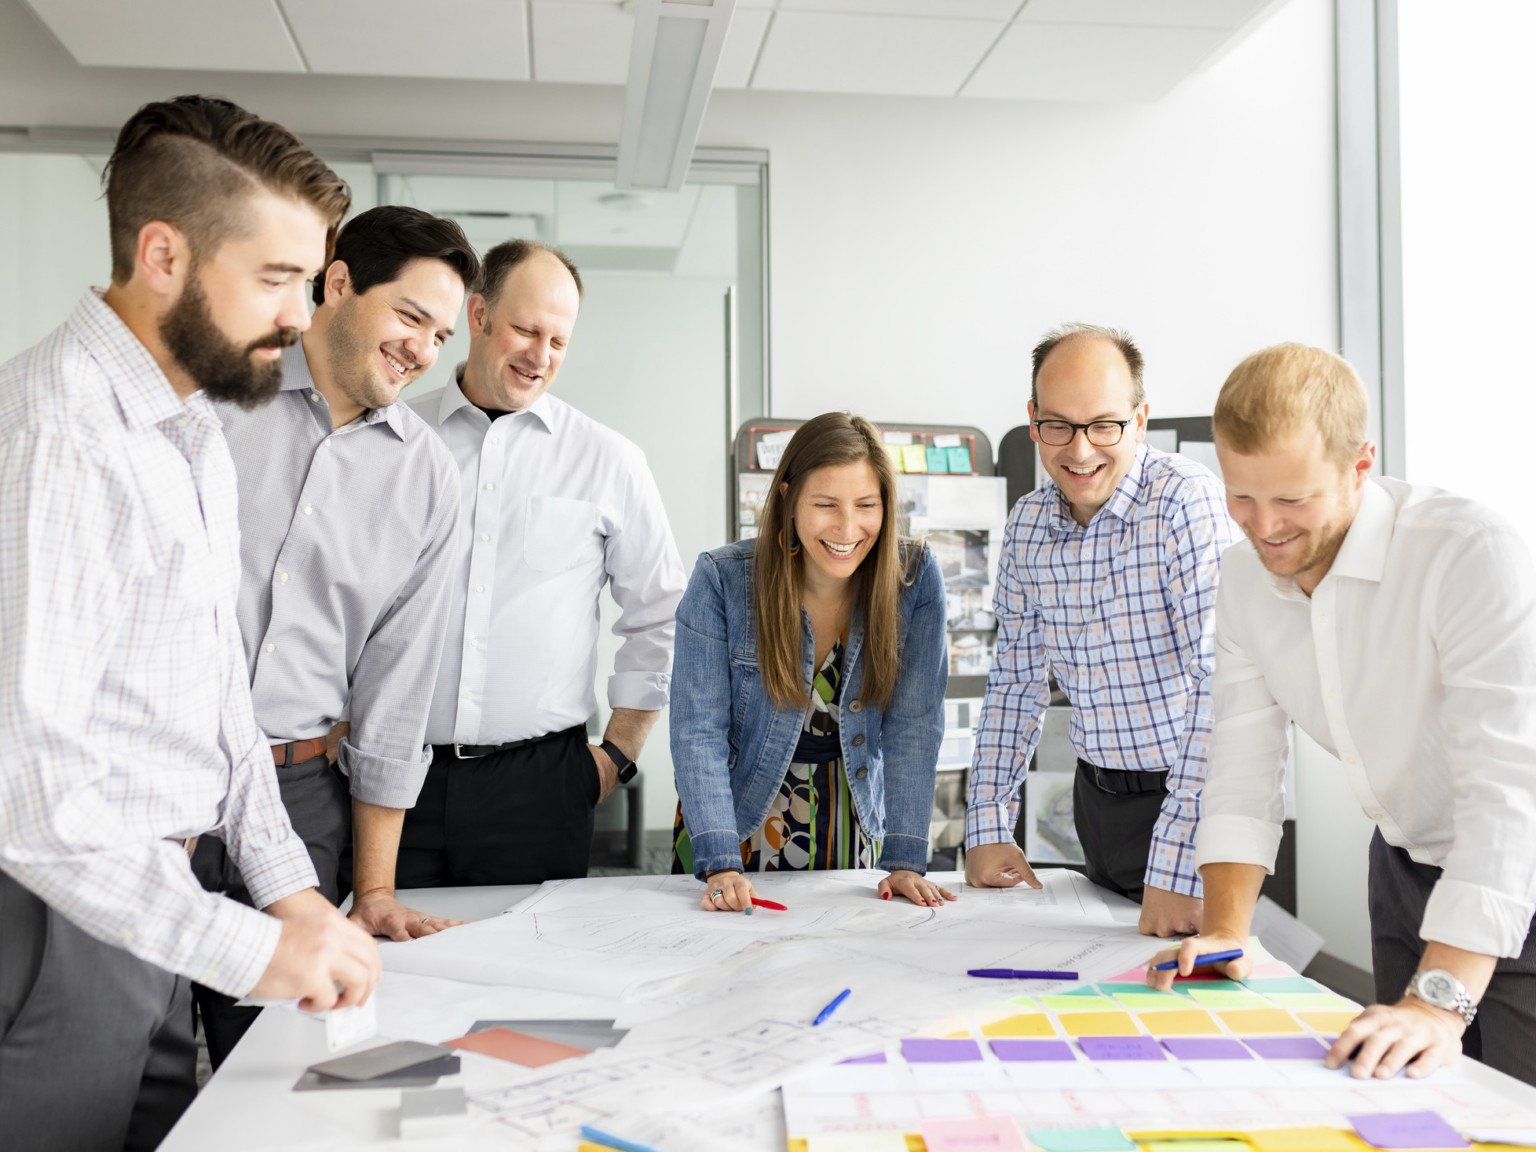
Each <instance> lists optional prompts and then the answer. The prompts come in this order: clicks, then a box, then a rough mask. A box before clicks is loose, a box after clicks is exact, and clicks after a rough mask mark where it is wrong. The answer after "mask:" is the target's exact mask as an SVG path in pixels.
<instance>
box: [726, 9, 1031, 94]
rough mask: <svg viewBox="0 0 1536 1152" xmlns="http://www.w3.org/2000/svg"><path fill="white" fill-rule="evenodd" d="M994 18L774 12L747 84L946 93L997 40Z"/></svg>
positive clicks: (807, 89) (787, 88)
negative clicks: (960, 18) (936, 17)
mask: <svg viewBox="0 0 1536 1152" xmlns="http://www.w3.org/2000/svg"><path fill="white" fill-rule="evenodd" d="M1002 28H1003V24H1002V23H1001V22H1000V21H996V20H940V19H934V18H931V17H912V16H843V15H821V14H817V13H813V12H785V11H783V10H780V11H779V12H778V13H777V14H776V15H775V16H774V20H773V27H772V28H770V29H769V30H768V38H767V43H765V44H764V45H763V52H762V57H761V58H760V59H759V61H758V64H757V73H756V75H755V76H754V77H753V79H752V87H753V88H759V89H777V90H779V91H788V92H866V93H873V94H880V95H893V96H902V95H911V96H951V95H954V93H955V92H956V91H957V90H958V89H959V87H960V85H961V84H962V83H964V82H965V78H966V76H968V75H969V74H970V71H971V69H972V68H974V67H975V66H976V62H977V61H978V60H980V59H981V57H982V54H983V53H985V52H986V50H987V49H988V48H989V47H990V46H991V44H992V42H993V41H994V40H996V39H997V35H998V33H999V32H1000V31H1001V30H1002Z"/></svg>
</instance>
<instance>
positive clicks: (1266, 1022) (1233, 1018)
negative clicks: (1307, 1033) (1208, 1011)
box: [1221, 1008, 1330, 1036]
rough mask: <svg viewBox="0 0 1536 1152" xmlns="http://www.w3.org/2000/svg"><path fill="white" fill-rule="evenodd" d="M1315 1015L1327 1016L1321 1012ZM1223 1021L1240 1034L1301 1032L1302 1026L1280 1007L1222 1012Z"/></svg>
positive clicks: (1256, 1034) (1258, 1034) (1259, 1034)
mask: <svg viewBox="0 0 1536 1152" xmlns="http://www.w3.org/2000/svg"><path fill="white" fill-rule="evenodd" d="M1315 1015H1321V1016H1327V1015H1330V1013H1327V1012H1321V1013H1315ZM1221 1022H1222V1023H1223V1024H1225V1025H1226V1026H1227V1027H1228V1028H1230V1029H1231V1030H1232V1031H1233V1032H1236V1033H1237V1034H1238V1035H1239V1036H1267V1035H1271V1034H1273V1033H1276V1032H1300V1031H1302V1030H1303V1029H1302V1027H1301V1025H1300V1024H1298V1023H1296V1021H1295V1020H1293V1019H1292V1018H1291V1014H1290V1013H1289V1012H1282V1011H1280V1009H1278V1008H1249V1009H1244V1010H1242V1011H1238V1012H1223V1013H1221Z"/></svg>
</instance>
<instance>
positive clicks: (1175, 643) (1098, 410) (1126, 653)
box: [965, 324, 1239, 936]
mask: <svg viewBox="0 0 1536 1152" xmlns="http://www.w3.org/2000/svg"><path fill="white" fill-rule="evenodd" d="M1142 367H1143V360H1142V355H1141V352H1140V350H1139V349H1137V347H1136V345H1135V343H1134V342H1133V341H1132V340H1131V338H1130V337H1129V336H1128V335H1126V334H1125V333H1124V332H1119V331H1115V330H1112V329H1108V328H1099V327H1095V326H1091V325H1085V324H1074V325H1069V326H1067V327H1063V328H1058V329H1056V330H1054V331H1052V332H1050V333H1048V334H1047V335H1046V337H1045V338H1044V339H1043V340H1042V341H1041V342H1040V343H1039V344H1038V345H1037V346H1036V347H1035V350H1034V354H1033V369H1034V371H1033V379H1032V381H1031V391H1030V402H1029V418H1030V435H1031V438H1032V439H1033V440H1034V441H1035V443H1036V444H1038V445H1039V451H1040V460H1041V463H1042V464H1043V465H1044V466H1045V470H1046V473H1047V474H1048V476H1049V479H1048V480H1047V481H1046V482H1045V483H1044V484H1042V485H1041V486H1040V488H1038V489H1037V490H1036V491H1034V492H1032V493H1030V494H1029V495H1028V496H1025V497H1024V498H1023V499H1021V500H1020V501H1019V502H1018V504H1016V505H1015V506H1014V509H1013V513H1012V515H1010V517H1009V519H1008V530H1007V535H1006V539H1005V543H1004V548H1003V557H1002V562H1001V564H1000V565H999V570H998V577H997V596H996V612H997V620H998V644H997V656H996V659H995V661H994V663H993V666H992V672H991V674H990V675H989V676H988V678H987V697H986V702H985V704H984V705H983V707H982V713H981V723H980V726H979V728H978V730H977V740H976V759H975V763H974V764H973V766H972V769H971V781H970V793H969V796H968V806H967V811H966V837H965V845H966V858H965V873H966V881H967V882H968V883H970V884H971V885H973V886H976V887H1012V886H1014V885H1017V884H1019V883H1021V882H1022V883H1026V884H1029V885H1030V886H1032V887H1037V888H1038V887H1039V886H1040V883H1039V881H1038V880H1037V879H1036V878H1035V874H1034V872H1033V871H1032V870H1031V869H1030V866H1029V863H1028V861H1026V860H1025V858H1024V853H1023V852H1022V851H1021V850H1020V848H1019V846H1018V845H1017V844H1016V843H1014V839H1013V829H1014V825H1015V823H1016V822H1017V819H1018V807H1019V786H1020V784H1021V783H1022V782H1023V781H1024V777H1025V773H1026V772H1027V771H1028V768H1029V761H1030V757H1031V756H1032V755H1033V753H1034V750H1035V746H1036V745H1037V744H1038V743H1039V740H1040V732H1041V724H1042V722H1043V720H1044V718H1045V710H1046V706H1047V705H1048V704H1049V703H1050V689H1049V685H1048V674H1049V673H1050V672H1054V673H1055V676H1056V680H1057V683H1058V684H1059V685H1060V686H1061V687H1062V689H1063V690H1064V691H1065V692H1066V694H1067V696H1068V698H1069V699H1070V700H1071V702H1072V725H1071V740H1072V746H1073V749H1074V750H1075V751H1076V753H1077V756H1078V760H1077V779H1076V781H1075V783H1074V788H1073V817H1074V820H1075V822H1076V825H1077V833H1078V838H1079V840H1081V842H1082V845H1083V855H1084V857H1085V859H1086V862H1087V872H1088V878H1089V879H1090V880H1092V881H1093V882H1094V883H1095V884H1098V885H1100V886H1102V887H1105V888H1108V889H1110V890H1112V891H1114V892H1118V893H1119V894H1121V895H1123V896H1128V897H1130V898H1131V899H1133V900H1136V901H1137V902H1138V903H1140V904H1141V906H1142V912H1141V930H1142V931H1143V932H1145V933H1147V934H1148V935H1156V936H1170V935H1179V934H1185V933H1190V932H1198V931H1199V929H1200V912H1201V887H1200V877H1199V874H1198V873H1197V872H1196V871H1195V868H1194V842H1195V825H1196V823H1197V821H1198V820H1199V815H1200V789H1201V785H1202V784H1203V783H1204V780H1205V757H1206V749H1207V745H1208V744H1209V742H1210V735H1211V695H1210V675H1211V671H1212V667H1213V652H1212V641H1213V630H1214V618H1213V617H1214V610H1215V606H1216V582H1217V578H1218V576H1219V573H1220V568H1221V553H1222V550H1223V549H1225V548H1226V547H1227V546H1228V545H1230V544H1234V543H1236V542H1237V540H1238V538H1239V537H1238V533H1237V529H1236V527H1235V526H1234V525H1233V523H1232V521H1231V519H1230V518H1229V517H1228V515H1227V511H1226V497H1225V493H1224V492H1223V490H1222V486H1221V481H1220V480H1218V479H1217V478H1216V477H1215V476H1214V475H1213V474H1212V473H1211V472H1210V471H1209V470H1207V469H1206V468H1204V467H1202V466H1200V465H1199V464H1196V463H1194V462H1193V461H1190V460H1186V459H1185V458H1183V457H1181V456H1173V455H1168V454H1167V453H1163V452H1159V451H1157V449H1155V448H1151V447H1149V446H1148V445H1147V444H1146V443H1145V440H1146V432H1147V403H1146V395H1145V391H1144V389H1143V387H1142Z"/></svg>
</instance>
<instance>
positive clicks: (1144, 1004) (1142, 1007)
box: [1115, 992, 1189, 1012]
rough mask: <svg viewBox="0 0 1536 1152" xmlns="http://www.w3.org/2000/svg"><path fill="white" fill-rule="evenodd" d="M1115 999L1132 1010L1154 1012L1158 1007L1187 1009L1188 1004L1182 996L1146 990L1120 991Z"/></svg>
mask: <svg viewBox="0 0 1536 1152" xmlns="http://www.w3.org/2000/svg"><path fill="white" fill-rule="evenodd" d="M1115 999H1116V1000H1117V1001H1118V1002H1119V1003H1121V1004H1123V1005H1124V1006H1125V1007H1127V1008H1129V1009H1130V1010H1131V1011H1132V1012H1154V1011H1156V1010H1157V1009H1159V1008H1185V1009H1187V1007H1188V1005H1189V1001H1188V1000H1186V999H1184V997H1182V996H1173V995H1169V994H1167V993H1165V994H1163V995H1161V996H1159V995H1158V994H1157V993H1156V992H1148V993H1147V994H1145V995H1142V994H1141V993H1139V992H1121V993H1120V994H1119V995H1118V996H1116V997H1115Z"/></svg>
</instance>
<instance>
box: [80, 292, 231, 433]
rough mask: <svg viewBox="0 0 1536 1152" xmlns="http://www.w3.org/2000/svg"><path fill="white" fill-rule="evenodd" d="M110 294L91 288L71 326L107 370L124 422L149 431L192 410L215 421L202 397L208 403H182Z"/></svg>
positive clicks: (196, 395)
mask: <svg viewBox="0 0 1536 1152" xmlns="http://www.w3.org/2000/svg"><path fill="white" fill-rule="evenodd" d="M104 295H105V293H103V292H102V291H101V290H100V289H97V288H91V289H89V290H88V291H87V292H86V293H85V295H83V296H81V297H80V302H79V303H78V304H76V305H75V311H74V313H73V314H72V315H71V316H70V318H69V325H70V327H71V328H73V329H74V331H75V334H76V335H77V336H79V338H80V340H81V342H82V343H83V344H85V346H86V347H87V348H89V349H90V350H91V352H92V353H93V354H94V355H95V356H96V358H97V360H98V362H100V363H101V365H102V367H103V368H104V369H105V375H106V377H107V381H108V383H109V384H110V385H111V388H112V394H113V395H114V396H115V397H116V398H117V406H118V410H119V411H120V412H121V413H122V417H123V423H124V424H125V425H127V426H128V427H129V428H146V427H149V426H150V425H153V424H159V423H161V422H162V421H165V420H169V419H171V418H173V417H175V416H180V415H183V414H184V413H186V411H187V410H188V408H189V407H191V408H192V410H193V411H195V412H196V413H198V414H199V415H201V416H208V417H210V418H211V417H212V410H211V409H210V408H209V407H208V405H207V402H206V399H205V398H204V397H203V396H202V393H200V392H198V393H194V394H193V396H192V401H202V403H196V404H192V403H190V402H189V403H183V402H182V399H181V397H180V396H178V395H177V394H176V389H175V388H173V387H171V382H170V380H168V379H166V375H165V373H164V372H163V371H161V369H160V365H159V364H157V363H155V358H154V357H153V356H151V355H150V354H149V349H148V348H146V347H144V345H143V343H141V342H140V340H139V338H138V337H137V336H135V335H134V334H133V332H132V331H131V330H130V329H129V327H128V325H126V324H124V323H123V320H122V317H120V316H119V315H118V314H117V313H116V312H114V311H113V310H112V309H111V307H109V306H108V304H107V302H106V301H105V300H104V299H103V296H104Z"/></svg>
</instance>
